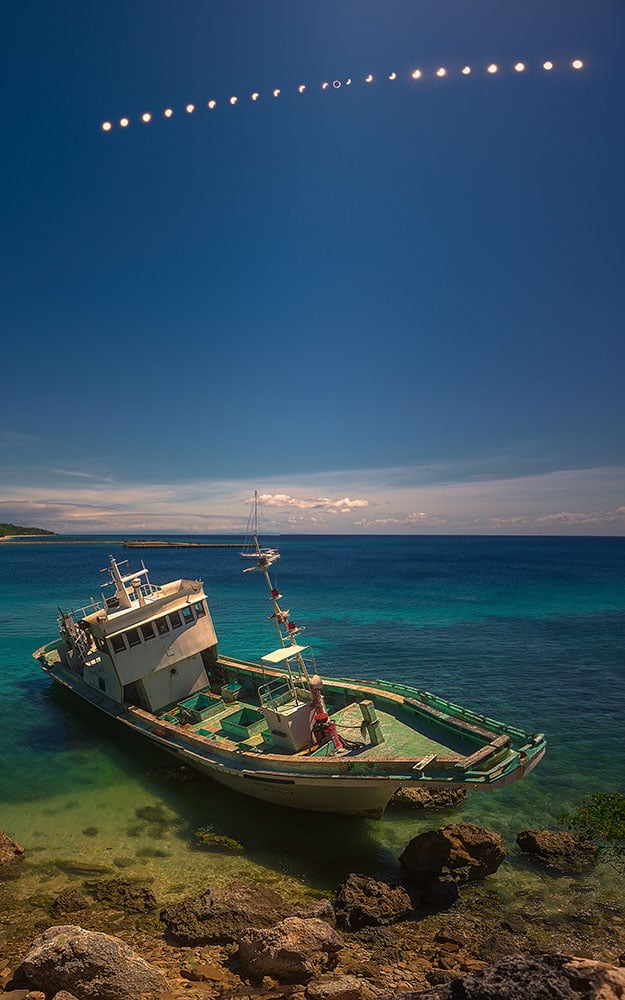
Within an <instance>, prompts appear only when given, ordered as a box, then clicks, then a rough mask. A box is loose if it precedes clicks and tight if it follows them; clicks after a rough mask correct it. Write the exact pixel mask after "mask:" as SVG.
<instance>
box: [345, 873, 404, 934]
mask: <svg viewBox="0 0 625 1000" xmlns="http://www.w3.org/2000/svg"><path fill="white" fill-rule="evenodd" d="M334 908H335V910H336V918H337V920H338V922H339V924H341V926H343V927H345V928H347V929H348V930H357V929H358V928H360V927H377V926H380V925H386V924H394V923H396V922H397V921H398V920H402V919H403V918H404V917H407V916H408V914H409V913H412V903H411V901H410V896H409V895H408V893H407V892H406V890H405V889H402V888H401V886H397V887H396V888H392V887H391V886H390V885H387V884H386V883H385V882H377V881H376V880H375V879H374V878H369V877H368V876H367V875H348V877H347V878H346V879H345V881H344V882H342V883H341V885H340V886H339V887H338V889H337V890H336V902H335V906H334Z"/></svg>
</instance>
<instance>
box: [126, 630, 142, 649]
mask: <svg viewBox="0 0 625 1000" xmlns="http://www.w3.org/2000/svg"><path fill="white" fill-rule="evenodd" d="M126 637H127V639H128V645H129V646H140V645H141V636H140V635H139V632H138V631H137V629H136V628H129V629H128V631H127V632H126Z"/></svg>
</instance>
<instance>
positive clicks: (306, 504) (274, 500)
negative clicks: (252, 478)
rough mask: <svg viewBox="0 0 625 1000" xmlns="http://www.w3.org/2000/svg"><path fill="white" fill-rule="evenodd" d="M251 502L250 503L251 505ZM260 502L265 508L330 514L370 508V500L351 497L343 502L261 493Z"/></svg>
mask: <svg viewBox="0 0 625 1000" xmlns="http://www.w3.org/2000/svg"><path fill="white" fill-rule="evenodd" d="M249 502H250V501H248V503H249ZM258 502H259V504H261V505H262V506H263V507H279V508H283V507H297V508H298V509H299V510H326V511H327V512H328V513H329V514H349V513H350V512H351V511H352V510H357V509H358V508H359V507H368V506H369V501H368V500H352V499H351V498H350V497H343V499H342V500H331V499H329V498H328V497H316V498H315V499H308V498H305V497H294V496H289V494H288V493H261V494H260V495H259V497H258Z"/></svg>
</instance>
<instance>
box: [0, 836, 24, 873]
mask: <svg viewBox="0 0 625 1000" xmlns="http://www.w3.org/2000/svg"><path fill="white" fill-rule="evenodd" d="M23 858H24V848H23V847H22V846H21V844H18V843H17V842H16V841H15V840H11V838H10V837H9V836H7V834H6V833H5V832H4V830H0V875H8V874H9V873H10V872H13V871H14V870H15V869H16V868H17V866H18V864H19V862H20V861H22V860H23Z"/></svg>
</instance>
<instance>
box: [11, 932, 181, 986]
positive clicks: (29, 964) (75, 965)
mask: <svg viewBox="0 0 625 1000" xmlns="http://www.w3.org/2000/svg"><path fill="white" fill-rule="evenodd" d="M21 971H22V972H23V974H24V975H25V976H26V979H27V980H28V982H29V983H30V984H31V985H32V986H33V987H35V988H36V989H39V990H43V991H44V992H45V993H47V994H49V995H50V996H54V995H55V994H56V993H58V992H59V991H60V990H67V992H68V993H72V994H74V995H75V996H77V997H80V1000H127V998H128V997H148V996H157V995H158V994H160V993H165V992H166V991H167V990H169V988H170V987H169V984H168V982H167V980H166V979H165V977H164V976H163V974H162V973H161V972H159V970H158V969H157V968H156V967H155V966H154V965H150V963H149V962H146V961H145V959H143V958H141V957H140V955H137V953H136V952H134V951H133V950H132V948H130V947H129V946H128V945H127V944H125V943H124V942H123V941H120V940H119V938H115V937H111V936H110V935H109V934H101V933H100V932H99V931H86V930H83V928H82V927H75V926H73V925H71V924H68V925H61V926H59V927H49V928H48V930H47V931H44V933H43V934H42V935H41V937H38V938H37V939H36V940H35V941H33V943H32V945H31V948H30V951H29V952H28V954H27V955H26V957H25V958H24V960H23V961H22V965H21Z"/></svg>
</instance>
